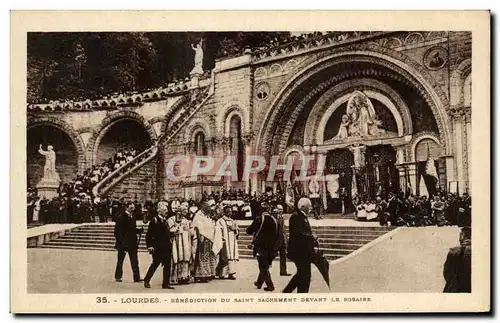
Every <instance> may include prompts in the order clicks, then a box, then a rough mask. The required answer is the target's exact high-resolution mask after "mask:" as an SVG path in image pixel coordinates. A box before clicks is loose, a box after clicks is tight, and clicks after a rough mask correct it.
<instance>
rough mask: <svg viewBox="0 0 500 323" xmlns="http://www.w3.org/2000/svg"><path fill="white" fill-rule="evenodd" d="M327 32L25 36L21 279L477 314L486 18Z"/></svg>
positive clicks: (483, 296) (257, 301)
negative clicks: (438, 304) (478, 27)
mask: <svg viewBox="0 0 500 323" xmlns="http://www.w3.org/2000/svg"><path fill="white" fill-rule="evenodd" d="M477 13H481V12H476V15H475V16H474V15H471V17H473V19H477V20H478V21H484V22H486V24H484V23H483V24H482V26H483V25H486V26H488V25H489V15H488V14H487V13H486V14H484V12H483V14H482V15H481V14H479V15H477ZM66 14H67V15H69V13H66ZM140 14H142V15H143V16H147V15H148V13H146V12H142V13H140ZM170 14H172V13H170ZM443 14H444V13H443ZM45 15H46V16H45V17H48V16H47V13H46V14H45ZM337 15H342V14H341V13H337ZM21 16H22V15H21V14H19V15H18V16H17V17H16V18H18V19H19V18H20V17H21ZM191 16H192V17H193V18H192V19H194V20H196V14H192V15H191ZM304 17H305V15H304ZM464 17H466V15H463V16H461V19H464ZM79 18H82V17H79ZM305 20H306V19H305ZM351 25H353V24H352V23H351ZM321 26H322V27H323V26H325V27H326V26H328V24H322V25H321ZM468 26H470V24H469V25H468ZM167 27H168V26H167ZM242 27H243V26H242ZM335 27H337V28H335ZM338 27H339V26H338V24H332V28H330V29H329V28H324V29H315V30H311V29H310V28H305V29H304V30H305V31H296V30H294V29H295V28H289V29H283V28H276V29H273V28H269V29H265V30H257V31H252V30H247V29H246V28H241V29H238V28H230V29H224V30H218V29H212V30H200V31H192V30H196V29H190V28H185V30H186V31H178V30H177V29H176V30H175V31H168V28H163V29H166V31H160V30H161V29H151V30H123V29H121V28H120V29H118V28H117V29H116V30H104V31H103V30H100V31H94V28H93V29H88V30H64V29H60V28H59V29H49V30H47V31H40V30H39V29H36V28H34V29H33V30H23V34H24V37H25V44H24V51H25V52H24V53H23V56H22V57H25V58H26V60H25V61H24V62H22V60H21V63H22V64H24V68H25V72H26V73H25V75H21V76H20V79H21V80H22V81H23V82H25V84H24V85H25V92H22V93H23V95H24V97H20V98H19V99H20V102H23V100H24V102H25V105H24V108H23V107H22V106H12V107H11V111H12V113H13V110H14V109H15V110H16V112H17V113H18V114H17V115H22V119H19V120H24V121H23V124H22V125H20V127H19V129H18V130H19V132H20V133H21V134H22V137H18V138H13V139H12V140H16V142H17V143H18V148H19V149H20V150H21V148H22V147H25V149H24V150H23V151H22V152H20V154H24V158H25V162H22V161H21V160H14V159H13V162H12V164H13V166H12V167H19V168H20V169H21V171H20V172H19V173H17V174H18V175H19V177H23V178H12V181H17V182H18V183H17V189H18V190H20V191H21V192H20V193H19V194H22V195H19V198H17V197H16V200H15V201H12V203H15V204H16V205H17V208H18V210H21V211H20V212H24V214H25V216H24V217H23V215H22V214H21V213H18V214H16V217H17V219H16V226H15V231H16V235H15V236H14V233H12V234H13V237H12V239H17V238H19V241H20V242H19V244H15V245H14V244H13V245H12V247H11V253H14V252H15V253H18V254H20V253H23V254H24V255H23V256H22V257H23V258H22V259H20V263H21V266H22V267H23V268H24V269H23V275H24V277H18V278H19V280H22V281H24V282H23V284H25V285H23V286H25V287H26V290H22V289H23V288H24V287H22V286H21V285H19V286H16V285H15V284H14V282H13V285H12V288H13V289H17V288H20V290H16V291H15V293H21V294H26V295H27V297H36V298H34V299H44V298H47V300H48V297H53V296H54V297H55V296H59V297H60V298H58V299H59V300H60V302H64V300H65V299H66V298H68V300H69V299H71V298H72V297H74V296H76V297H80V298H81V299H85V302H86V303H88V304H90V305H91V306H92V308H95V312H106V311H107V310H110V311H113V312H119V309H120V308H122V310H123V309H124V308H126V306H134V307H132V310H133V311H136V309H137V312H143V311H146V312H147V311H148V307H151V308H153V307H154V308H155V312H179V311H185V310H182V308H183V307H184V306H198V305H200V304H203V305H202V308H209V307H210V306H211V307H213V310H215V308H216V307H217V306H221V303H222V305H223V306H230V305H231V304H233V305H235V306H238V305H239V307H238V308H236V307H234V308H233V309H232V310H228V312H246V311H248V307H252V306H256V307H255V308H262V310H260V311H262V312H269V311H273V306H274V310H275V311H276V310H278V309H277V307H276V305H279V306H280V307H282V308H284V309H285V311H286V308H288V309H289V310H290V311H293V309H291V308H290V307H296V308H299V307H300V308H302V309H303V310H301V312H316V311H315V308H316V307H321V308H323V309H322V310H321V312H343V307H344V306H345V307H346V308H347V309H348V310H347V311H350V310H349V308H351V307H352V306H361V308H362V310H361V311H363V312H374V311H375V312H376V311H377V310H375V309H374V307H377V306H378V305H377V304H376V303H377V302H383V301H384V298H385V296H384V295H387V297H390V295H392V297H395V298H396V299H397V298H398V297H401V298H404V299H406V301H407V302H410V303H411V302H412V300H411V299H412V296H411V295H415V297H417V299H419V300H420V301H421V302H425V300H426V298H429V299H430V298H432V297H443V298H449V300H452V301H451V303H453V302H454V305H455V308H456V310H457V311H461V309H460V308H461V306H462V305H463V304H460V302H459V301H458V300H459V299H460V298H454V297H465V298H463V299H467V297H469V299H472V297H473V296H474V299H476V300H477V301H476V303H474V302H470V304H471V308H473V304H476V305H477V304H482V305H481V306H483V307H477V308H478V309H479V308H481V309H482V310H483V311H487V310H489V289H488V288H489V287H488V286H489V275H488V276H487V277H485V276H482V277H481V279H483V280H485V281H484V282H481V283H478V282H477V281H476V282H475V281H474V279H473V276H474V275H479V271H480V270H481V271H482V273H484V272H485V271H484V270H486V272H488V270H489V251H488V250H489V232H490V229H489V211H488V212H487V213H484V207H485V206H483V209H482V210H483V213H482V214H476V213H477V211H476V205H477V204H478V200H477V199H476V196H477V193H479V194H480V195H481V194H482V193H481V191H482V190H483V189H486V188H485V187H486V186H485V185H484V184H485V183H487V182H488V178H485V177H482V178H480V179H481V180H483V181H485V182H481V181H478V180H477V178H479V177H473V176H478V175H477V174H482V173H477V174H475V175H473V165H474V163H476V161H477V159H478V158H479V159H481V157H480V156H478V155H475V153H474V151H475V149H476V145H477V147H479V148H477V149H481V148H480V146H483V147H482V149H483V151H484V149H486V153H487V154H488V155H487V156H489V145H487V144H486V142H480V141H479V142H478V141H477V140H474V138H473V132H476V129H478V128H477V127H482V125H481V124H479V123H475V124H474V127H473V122H472V102H477V101H476V100H477V99H476V95H477V94H476V92H475V91H473V86H472V85H473V84H476V85H477V84H478V83H479V84H488V83H487V82H489V78H487V77H488V76H487V75H481V77H482V78H479V79H475V80H474V83H473V82H472V75H473V70H474V69H476V61H474V64H472V62H473V60H474V57H476V59H477V56H476V55H477V54H476V52H475V51H476V48H475V47H474V46H473V42H474V41H475V37H487V38H489V29H486V30H482V33H479V34H475V33H474V32H473V31H472V29H471V28H464V29H461V28H458V29H457V28H456V26H453V27H451V26H450V28H446V24H443V25H441V26H437V28H435V29H430V30H429V29H428V27H427V26H424V25H422V27H427V28H406V29H405V28H401V27H399V28H397V26H396V27H395V28H394V30H385V28H380V29H377V28H373V29H369V30H367V29H366V28H359V29H357V28H351V29H349V30H345V28H338ZM190 30H191V31H190ZM474 44H475V43H474ZM21 49H22V48H21ZM484 53H485V52H484V51H483V52H481V55H483V54H484ZM486 54H487V56H484V57H480V58H479V59H480V60H483V62H482V63H483V64H485V63H486V64H487V65H489V51H487V52H486ZM13 59H15V58H13ZM473 65H474V69H473V67H472V66H473ZM478 65H479V64H478ZM487 70H488V69H487ZM475 73H476V72H475ZM474 75H476V74H474ZM474 77H475V78H476V77H478V76H477V75H476V76H474ZM485 78H486V83H482V82H484V81H483V80H484V79H485ZM476 82H478V83H476ZM487 88H488V89H486V91H488V95H489V86H487ZM474 89H475V88H474ZM473 93H474V95H473ZM21 96H22V95H21ZM473 97H474V100H473ZM483 99H484V98H483ZM484 103H486V104H484ZM475 105H476V104H475ZM474 110H475V113H477V111H480V112H479V114H480V117H483V118H485V117H486V118H487V119H486V122H487V124H489V118H488V117H487V115H489V105H488V102H483V105H482V106H481V107H478V106H475V107H474ZM481 114H482V115H481ZM12 116H13V117H14V114H13V115H12ZM18 122H19V121H18ZM16 128H17V127H16ZM485 129H486V131H487V135H488V136H489V128H485ZM480 131H481V130H478V134H479V133H480ZM483 131H484V129H483ZM22 138H23V139H24V142H21V139H22ZM475 138H477V137H475ZM488 140H489V138H488ZM23 145H25V146H23ZM484 156H485V158H487V159H489V158H488V157H487V156H486V155H484ZM473 160H476V161H473ZM22 163H24V164H22ZM14 164H16V165H14ZM475 166H476V167H478V166H479V165H477V164H476V165H475ZM475 171H476V168H474V172H475ZM482 171H483V172H484V171H486V172H487V176H488V177H489V167H488V168H487V169H483V170H482ZM11 174H13V173H11ZM16 176H17V175H16ZM475 179H476V180H475ZM487 186H488V188H487V189H488V192H489V184H487ZM485 192H486V191H485ZM24 194H26V195H24ZM21 196H26V202H25V203H26V204H24V205H22V204H23V202H24V201H22V199H21V198H20V197H21ZM473 197H474V198H473ZM12 198H14V195H13V196H12ZM484 198H486V199H487V200H486V201H488V205H489V200H488V199H489V193H488V194H487V196H485V197H484V196H483V197H482V201H483V202H484V201H485V200H484ZM473 202H474V210H475V211H476V212H473ZM473 214H474V215H473ZM481 217H483V218H481ZM485 218H487V219H485ZM482 221H485V222H482ZM480 222H481V223H480ZM13 228H14V227H13ZM13 230H14V229H13ZM483 230H485V231H486V232H485V231H483ZM476 239H479V240H476ZM476 241H477V242H476ZM475 243H478V244H477V245H483V246H484V245H486V246H487V249H485V250H482V251H481V254H476V253H475V252H476V251H477V249H476V248H475V247H474V248H473V246H474V244H475ZM23 245H24V247H22V246H23ZM477 245H476V246H477ZM18 247H19V248H18ZM473 251H474V252H473ZM485 251H487V253H485ZM473 254H474V255H473ZM12 256H13V255H12ZM21 260H22V261H21ZM23 263H24V264H23ZM478 263H479V265H477V264H478ZM485 268H486V269H485ZM12 270H14V269H12ZM475 270H477V271H476V273H474V271H475ZM18 275H19V276H21V273H19V274H18ZM475 277H478V276H475ZM14 278H16V277H14V276H13V277H12V279H14ZM479 285H481V287H480V289H479V287H476V286H479ZM485 286H487V287H485ZM21 287H22V288H21ZM475 288H476V289H475ZM485 288H486V289H485ZM476 292H477V293H476ZM479 292H480V293H479ZM13 293H14V291H13ZM214 293H215V294H217V295H214ZM296 293H299V294H302V295H297V294H296ZM305 293H308V294H307V295H304V294H305ZM398 294H399V295H401V296H398ZM473 294H474V295H473ZM426 295H428V296H426ZM401 301H402V300H401ZM32 302H35V301H32ZM68 302H69V301H68ZM25 304H26V303H25ZM32 304H33V309H34V308H35V307H37V306H36V305H35V304H36V303H32ZM158 304H165V306H164V307H163V310H162V309H161V307H159V306H155V305H158ZM74 306H78V305H74ZM82 306H83V305H82ZM96 306H97V307H96ZM106 306H108V307H107V308H106ZM120 306H121V307H120ZM124 306H125V307H124ZM259 306H260V307H259ZM264 306H267V308H265V309H264ZM429 306H430V305H429ZM443 306H444V305H443ZM477 306H479V305H477ZM63 307H64V306H63ZM245 307H247V309H246V310H245ZM404 307H405V305H403V303H398V306H396V303H394V307H393V308H392V310H394V311H398V309H400V308H404ZM19 308H22V310H23V311H24V312H30V307H29V306H28V305H24V306H22V307H19ZM37 308H39V307H37ZM72 308H73V309H72V310H70V311H72V312H75V310H74V307H72ZM352 308H354V307H352ZM382 308H384V309H386V310H388V311H391V307H390V305H388V304H386V306H385V307H380V309H382ZM424 308H425V307H424ZM432 308H434V307H429V309H430V311H432ZM444 308H445V307H443V309H444ZM450 308H452V307H446V309H448V311H449V309H450ZM129 309H130V308H127V310H129ZM81 310H82V312H84V311H85V312H87V311H88V310H83V308H82V309H81ZM462 310H463V311H467V308H463V309H462ZM197 311H198V310H196V311H193V312H197ZM202 311H205V310H202ZM278 311H282V310H278ZM436 311H439V310H436ZM188 312H191V311H190V310H188ZM207 312H208V311H207Z"/></svg>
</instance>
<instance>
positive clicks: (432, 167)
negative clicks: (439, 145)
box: [425, 144, 439, 192]
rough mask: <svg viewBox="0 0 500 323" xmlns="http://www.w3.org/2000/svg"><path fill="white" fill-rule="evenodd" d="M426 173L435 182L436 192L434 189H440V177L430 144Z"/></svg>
mask: <svg viewBox="0 0 500 323" xmlns="http://www.w3.org/2000/svg"><path fill="white" fill-rule="evenodd" d="M425 173H426V174H427V175H429V176H431V177H432V180H433V182H434V181H435V184H434V185H433V190H432V191H433V192H434V188H435V189H438V185H439V177H438V171H437V169H436V164H435V163H434V159H433V158H432V157H431V153H430V150H429V144H427V162H426V164H425Z"/></svg>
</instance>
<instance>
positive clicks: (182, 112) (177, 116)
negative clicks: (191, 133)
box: [92, 86, 212, 196]
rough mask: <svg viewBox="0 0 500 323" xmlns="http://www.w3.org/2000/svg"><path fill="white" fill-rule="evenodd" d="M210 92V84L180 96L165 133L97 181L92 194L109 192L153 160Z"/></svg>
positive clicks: (203, 102) (169, 116)
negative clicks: (186, 95)
mask: <svg viewBox="0 0 500 323" xmlns="http://www.w3.org/2000/svg"><path fill="white" fill-rule="evenodd" d="M211 95H212V92H211V88H210V86H208V87H206V88H203V89H196V90H193V93H192V94H191V96H190V98H189V99H187V100H186V98H182V99H181V100H180V104H179V105H178V106H177V107H176V108H173V109H172V111H171V113H169V115H168V116H167V121H166V122H167V125H168V124H169V123H170V122H169V119H170V118H172V119H171V120H173V121H172V122H171V125H170V126H168V128H167V129H166V130H165V133H164V134H162V136H161V137H160V138H158V140H157V142H155V143H154V144H153V145H152V146H151V147H149V148H148V149H146V150H145V151H143V152H142V153H140V154H139V155H137V156H136V157H135V158H134V159H132V160H131V161H129V162H128V163H125V164H124V165H123V166H121V167H120V168H118V169H116V170H115V171H113V172H112V173H110V174H109V175H108V176H106V177H105V178H103V179H102V180H101V181H100V182H99V183H97V184H96V185H95V186H94V188H93V189H92V193H93V195H94V196H102V195H105V194H106V193H107V192H109V190H110V189H112V188H113V187H114V186H115V185H116V184H118V183H120V182H121V181H122V180H123V179H125V178H126V177H127V176H129V175H130V174H131V173H133V172H135V171H136V170H138V169H140V168H141V167H142V166H144V165H145V164H147V163H149V162H150V161H151V160H153V159H154V158H155V157H156V156H157V155H158V152H159V150H160V145H167V144H168V143H169V142H170V140H172V139H173V138H174V137H175V135H177V133H178V132H179V131H180V130H181V129H182V128H183V127H184V126H185V125H186V123H187V122H189V120H190V119H191V117H192V116H194V115H195V114H196V112H197V111H198V110H199V109H200V108H201V107H202V106H203V105H204V104H205V102H206V101H207V100H208V99H209V98H210V97H211Z"/></svg>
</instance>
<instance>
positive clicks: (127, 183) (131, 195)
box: [108, 160, 157, 202]
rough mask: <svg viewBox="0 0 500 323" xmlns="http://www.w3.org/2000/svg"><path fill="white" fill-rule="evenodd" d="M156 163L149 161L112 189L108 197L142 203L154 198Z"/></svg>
mask: <svg viewBox="0 0 500 323" xmlns="http://www.w3.org/2000/svg"><path fill="white" fill-rule="evenodd" d="M156 175H157V174H156V162H155V160H152V161H150V162H149V163H147V164H146V165H144V166H143V167H141V168H140V169H138V170H136V171H135V172H134V173H132V174H131V175H129V176H128V177H126V178H125V179H124V180H123V181H122V182H120V183H119V184H118V185H116V186H115V187H113V188H112V189H111V190H110V192H109V193H108V194H109V195H110V196H116V197H118V198H121V197H124V198H125V199H135V198H136V197H137V199H138V200H139V201H141V202H144V201H145V200H147V199H154V198H156Z"/></svg>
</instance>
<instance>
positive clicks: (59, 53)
mask: <svg viewBox="0 0 500 323" xmlns="http://www.w3.org/2000/svg"><path fill="white" fill-rule="evenodd" d="M288 36H289V33H286V32H209V33H195V32H189V33H173V32H148V33H143V32H82V33H61V32H50V33H47V32H45V33H29V34H28V65H27V68H28V75H27V82H28V102H43V101H48V100H58V99H73V100H80V99H86V98H89V99H93V98H97V97H102V96H105V95H107V94H111V93H116V92H118V93H123V92H128V91H140V90H145V89H148V88H156V87H159V86H161V85H164V84H166V83H168V82H172V81H174V80H178V79H184V78H186V77H188V76H189V71H190V70H191V69H192V68H193V65H194V61H193V57H194V52H193V50H192V49H191V44H194V43H197V42H199V40H200V39H201V38H203V39H204V53H205V55H204V69H205V70H211V69H212V68H213V67H214V66H215V59H217V58H220V57H224V56H229V55H236V54H240V53H242V52H243V51H244V49H245V48H255V47H261V46H266V45H269V44H270V43H271V42H275V41H276V42H277V41H281V40H283V39H284V38H286V37H288Z"/></svg>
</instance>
